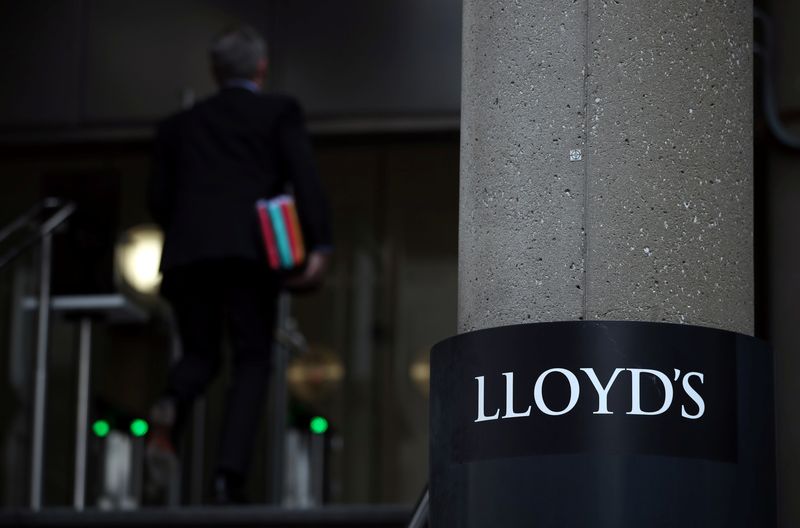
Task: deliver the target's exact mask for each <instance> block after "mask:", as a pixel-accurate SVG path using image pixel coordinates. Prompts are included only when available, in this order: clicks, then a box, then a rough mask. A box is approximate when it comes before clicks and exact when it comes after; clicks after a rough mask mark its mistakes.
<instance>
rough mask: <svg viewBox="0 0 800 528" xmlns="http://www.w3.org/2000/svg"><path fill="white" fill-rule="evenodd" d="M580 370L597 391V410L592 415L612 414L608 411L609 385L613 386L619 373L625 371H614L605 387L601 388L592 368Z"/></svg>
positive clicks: (619, 369)
mask: <svg viewBox="0 0 800 528" xmlns="http://www.w3.org/2000/svg"><path fill="white" fill-rule="evenodd" d="M581 370H582V371H584V372H585V373H586V375H587V376H589V381H591V382H592V385H593V386H594V390H596V391H597V399H598V405H597V410H596V411H595V412H594V413H592V414H614V413H613V412H609V410H608V391H610V390H611V385H613V384H614V381H615V380H616V379H617V376H618V375H619V373H620V372H622V371H623V370H625V369H621V368H618V369H614V373H613V374H612V375H611V379H609V380H608V383H607V384H606V386H605V387H603V385H602V384H601V383H600V380H599V379H597V374H595V373H594V369H593V368H582V369H581Z"/></svg>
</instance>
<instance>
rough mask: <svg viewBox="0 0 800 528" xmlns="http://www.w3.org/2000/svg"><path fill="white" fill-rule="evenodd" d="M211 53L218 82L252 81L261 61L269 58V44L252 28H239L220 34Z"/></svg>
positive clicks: (212, 45)
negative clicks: (232, 80) (233, 80)
mask: <svg viewBox="0 0 800 528" xmlns="http://www.w3.org/2000/svg"><path fill="white" fill-rule="evenodd" d="M209 53H210V55H211V68H212V69H213V71H214V76H215V77H216V78H217V82H220V83H224V82H225V81H229V80H231V79H252V78H253V77H254V76H255V75H256V72H257V71H258V63H259V61H261V59H263V58H265V57H266V56H267V43H266V42H265V41H264V39H263V38H262V37H261V35H259V34H258V31H256V30H255V29H253V28H252V27H250V26H238V27H234V28H230V29H227V30H225V31H223V32H222V33H220V34H219V35H218V36H217V37H216V38H215V39H214V41H213V42H212V43H211V48H210V49H209Z"/></svg>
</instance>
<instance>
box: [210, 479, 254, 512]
mask: <svg viewBox="0 0 800 528" xmlns="http://www.w3.org/2000/svg"><path fill="white" fill-rule="evenodd" d="M211 502H212V504H216V505H218V506H230V505H236V504H247V499H246V498H245V495H244V480H243V479H242V478H241V477H238V476H235V475H229V474H225V473H218V474H217V475H216V476H215V477H214V480H213V481H212V482H211Z"/></svg>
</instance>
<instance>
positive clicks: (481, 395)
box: [475, 376, 500, 422]
mask: <svg viewBox="0 0 800 528" xmlns="http://www.w3.org/2000/svg"><path fill="white" fill-rule="evenodd" d="M475 379H476V380H477V381H478V418H477V419H476V420H475V421H476V422H488V421H489V420H497V419H498V418H499V417H500V409H497V412H496V413H494V414H493V415H492V416H486V414H484V412H483V411H484V401H483V400H484V389H483V376H476V377H475Z"/></svg>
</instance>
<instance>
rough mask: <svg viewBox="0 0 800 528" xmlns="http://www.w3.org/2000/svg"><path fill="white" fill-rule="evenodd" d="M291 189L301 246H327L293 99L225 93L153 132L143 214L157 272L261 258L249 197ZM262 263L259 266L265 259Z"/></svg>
mask: <svg viewBox="0 0 800 528" xmlns="http://www.w3.org/2000/svg"><path fill="white" fill-rule="evenodd" d="M287 183H288V184H290V185H291V188H292V190H293V192H294V196H295V201H296V203H297V210H298V214H299V216H300V222H301V225H302V229H303V235H304V237H305V243H306V247H307V248H308V249H314V248H319V247H325V246H330V244H331V232H330V226H329V216H330V214H329V209H328V203H327V201H326V199H325V195H324V194H323V191H322V188H321V185H320V181H319V176H318V174H317V170H316V168H315V164H314V160H313V155H312V151H311V143H310V140H309V137H308V134H307V132H306V129H305V124H304V121H303V114H302V111H301V109H300V106H299V105H298V104H297V102H296V101H295V100H294V99H292V98H290V97H287V96H279V95H262V94H256V93H253V92H251V91H249V90H246V89H244V88H224V89H222V90H221V91H220V92H219V93H218V94H216V95H214V96H212V97H210V98H209V99H206V100H204V101H202V102H200V103H198V104H197V105H195V106H194V107H193V108H191V109H189V110H186V111H183V112H181V113H179V114H177V115H174V116H172V117H170V118H168V119H166V120H165V121H164V122H162V123H161V124H160V125H159V127H158V133H157V137H156V141H155V159H154V170H153V175H152V178H151V180H150V184H149V187H148V201H149V206H150V211H151V213H152V215H153V217H154V219H155V220H156V222H157V223H158V224H159V225H160V226H161V227H162V229H163V230H164V235H165V240H164V252H163V254H162V257H161V269H162V270H164V271H167V270H170V269H173V268H176V267H179V266H183V265H186V264H192V263H196V262H199V261H207V260H212V259H219V258H229V257H235V258H244V259H250V260H265V259H266V256H265V251H264V246H263V242H262V239H261V234H260V231H259V228H258V221H257V215H256V212H255V203H256V200H258V199H260V198H269V197H272V196H275V195H278V194H281V193H283V192H285V190H286V188H287ZM265 266H266V260H265Z"/></svg>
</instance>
